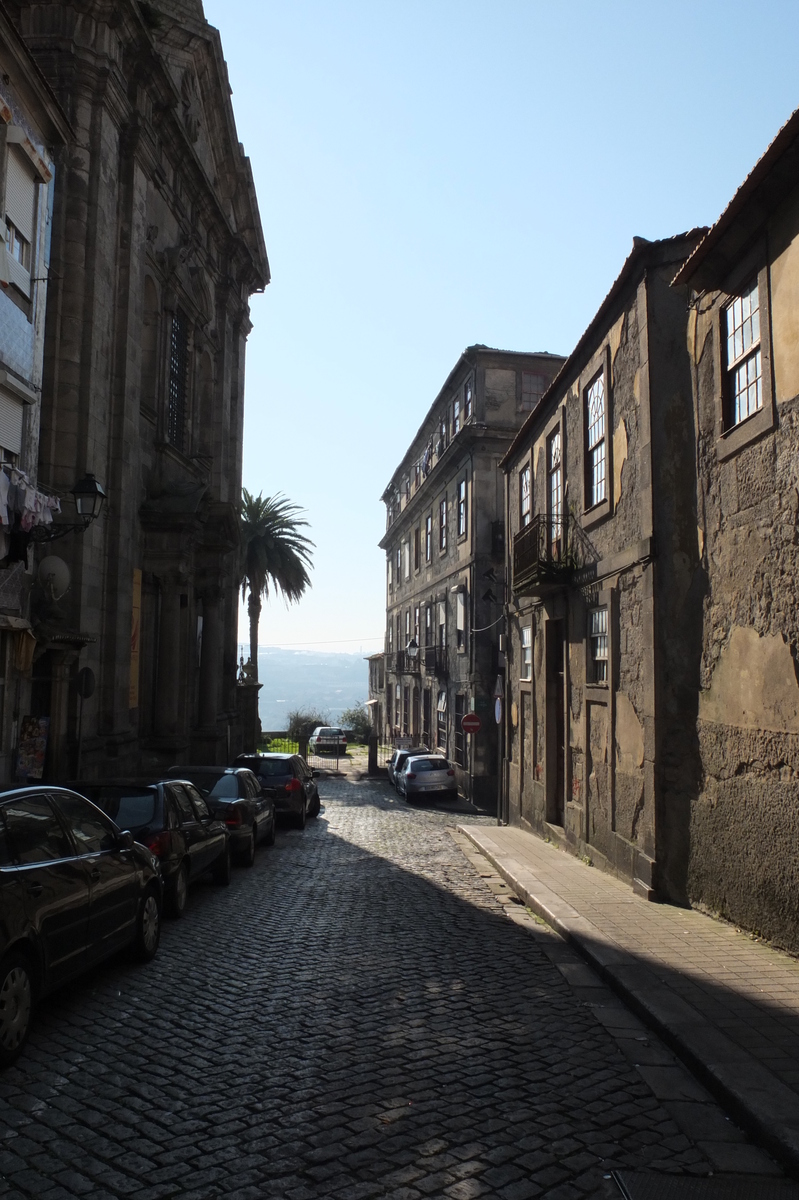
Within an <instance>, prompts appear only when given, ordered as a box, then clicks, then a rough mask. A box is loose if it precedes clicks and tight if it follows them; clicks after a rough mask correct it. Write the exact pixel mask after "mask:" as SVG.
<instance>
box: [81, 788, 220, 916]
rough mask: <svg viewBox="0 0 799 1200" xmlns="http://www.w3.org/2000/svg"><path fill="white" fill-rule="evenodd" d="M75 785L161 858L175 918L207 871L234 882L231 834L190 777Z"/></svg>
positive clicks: (166, 895)
mask: <svg viewBox="0 0 799 1200" xmlns="http://www.w3.org/2000/svg"><path fill="white" fill-rule="evenodd" d="M73 786H74V787H75V788H76V789H77V790H78V791H82V792H84V793H85V794H86V795H87V796H88V797H89V799H90V800H92V801H94V803H95V804H96V805H97V806H98V808H101V809H102V810H103V812H105V813H107V814H108V816H109V817H111V819H112V820H113V821H116V823H117V824H118V825H124V826H125V827H126V828H127V829H129V830H130V831H131V833H132V834H133V836H134V837H135V838H136V841H137V842H142V844H143V845H145V846H146V847H147V848H148V849H149V850H152V852H153V854H155V855H156V856H157V858H158V860H159V862H160V864H161V874H162V875H163V877H164V887H165V891H164V903H165V905H166V909H167V912H168V913H169V914H170V915H171V916H173V917H179V916H181V915H182V914H183V910H184V909H185V907H186V900H187V898H188V889H189V884H190V883H193V882H194V880H195V879H198V878H199V876H200V875H204V874H205V872H206V871H211V872H213V878H214V882H215V883H218V884H220V885H221V886H223V887H226V886H227V885H228V884H229V883H230V863H231V851H230V836H229V834H228V831H227V829H226V828H225V825H224V823H223V822H222V821H220V820H219V819H218V818H217V817H215V816H214V815H213V813H212V812H211V810H210V808H209V807H208V804H207V803H206V801H205V799H204V798H203V796H201V795H200V793H199V792H198V790H197V788H196V787H195V786H194V784H193V783H192V782H191V781H190V780H188V779H186V780H177V779H164V780H159V781H157V782H155V783H153V782H152V781H151V780H143V781H142V780H130V779H128V780H124V779H123V780H110V781H106V782H104V783H96V782H95V783H81V784H80V785H78V784H75V785H73Z"/></svg>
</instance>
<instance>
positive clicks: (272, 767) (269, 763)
mask: <svg viewBox="0 0 799 1200" xmlns="http://www.w3.org/2000/svg"><path fill="white" fill-rule="evenodd" d="M253 770H254V771H255V773H256V775H262V776H267V775H290V774H291V767H290V765H289V761H288V759H287V758H262V759H259V761H258V764H257V765H256V766H254V767H253Z"/></svg>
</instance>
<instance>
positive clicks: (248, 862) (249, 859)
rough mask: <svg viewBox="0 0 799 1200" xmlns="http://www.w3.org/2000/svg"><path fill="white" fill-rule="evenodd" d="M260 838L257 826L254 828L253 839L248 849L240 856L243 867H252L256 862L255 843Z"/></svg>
mask: <svg viewBox="0 0 799 1200" xmlns="http://www.w3.org/2000/svg"><path fill="white" fill-rule="evenodd" d="M257 837H258V834H257V832H256V829H255V826H254V825H253V827H252V837H251V838H250V841H249V844H248V846H247V849H246V850H244V851H242V853H241V854H240V855H239V863H240V864H241V866H242V867H251V866H252V865H253V863H254V862H255V842H256V839H257Z"/></svg>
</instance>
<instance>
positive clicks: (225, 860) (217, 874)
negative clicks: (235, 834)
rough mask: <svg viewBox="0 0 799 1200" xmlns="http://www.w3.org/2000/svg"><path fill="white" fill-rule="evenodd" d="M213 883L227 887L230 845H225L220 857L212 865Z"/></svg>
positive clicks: (228, 881)
mask: <svg viewBox="0 0 799 1200" xmlns="http://www.w3.org/2000/svg"><path fill="white" fill-rule="evenodd" d="M213 874H214V883H218V884H219V886H220V887H227V886H228V884H229V883H230V845H229V844H228V845H226V846H225V849H224V851H223V853H222V855H221V857H220V858H218V859H217V860H216V863H215V865H214V872H213Z"/></svg>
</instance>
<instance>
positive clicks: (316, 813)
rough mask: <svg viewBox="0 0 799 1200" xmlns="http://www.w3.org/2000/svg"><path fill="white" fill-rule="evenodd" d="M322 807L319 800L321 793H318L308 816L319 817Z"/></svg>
mask: <svg viewBox="0 0 799 1200" xmlns="http://www.w3.org/2000/svg"><path fill="white" fill-rule="evenodd" d="M321 807H322V801H321V800H320V799H319V793H318V792H317V793H316V795H315V796H314V798H313V800H312V801H311V807H310V808H309V810H308V816H309V817H318V816H319V810H320V808H321Z"/></svg>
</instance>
